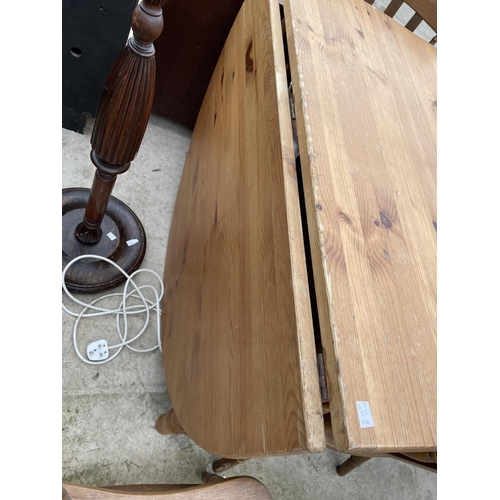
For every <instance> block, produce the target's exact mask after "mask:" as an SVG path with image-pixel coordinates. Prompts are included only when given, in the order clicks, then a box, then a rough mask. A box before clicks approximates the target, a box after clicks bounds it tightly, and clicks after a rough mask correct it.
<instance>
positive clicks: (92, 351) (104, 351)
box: [87, 339, 109, 361]
mask: <svg viewBox="0 0 500 500" xmlns="http://www.w3.org/2000/svg"><path fill="white" fill-rule="evenodd" d="M87 356H88V358H89V359H90V361H103V360H105V359H107V358H109V350H108V343H107V341H106V340H104V339H102V340H96V341H95V342H91V343H90V344H89V345H88V346H87Z"/></svg>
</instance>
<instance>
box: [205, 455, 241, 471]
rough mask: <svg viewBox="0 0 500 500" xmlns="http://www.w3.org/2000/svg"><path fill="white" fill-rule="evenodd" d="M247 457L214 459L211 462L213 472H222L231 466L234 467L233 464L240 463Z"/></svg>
mask: <svg viewBox="0 0 500 500" xmlns="http://www.w3.org/2000/svg"><path fill="white" fill-rule="evenodd" d="M246 461H247V459H243V458H242V459H238V458H221V459H220V460H216V461H215V462H214V463H213V464H212V468H213V469H214V472H217V473H221V472H224V471H226V470H228V469H230V468H231V467H234V466H235V465H238V464H242V463H243V462H246Z"/></svg>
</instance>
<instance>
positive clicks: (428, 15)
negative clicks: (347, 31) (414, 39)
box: [365, 0, 437, 45]
mask: <svg viewBox="0 0 500 500" xmlns="http://www.w3.org/2000/svg"><path fill="white" fill-rule="evenodd" d="M365 2H366V3H369V4H370V5H373V3H374V2H375V0H365ZM403 4H407V5H408V6H410V7H411V8H412V9H413V10H414V11H415V14H413V16H412V17H411V19H410V20H409V21H408V22H407V23H406V24H405V27H406V28H407V29H409V30H410V31H412V32H413V31H415V30H416V29H417V28H418V26H419V25H420V23H421V22H422V21H425V22H426V23H427V24H428V25H429V26H430V27H431V28H432V29H433V30H434V31H435V32H436V33H437V0H407V1H406V2H404V1H403V0H392V1H391V2H390V3H389V5H388V6H387V7H386V8H385V10H384V14H386V15H387V16H389V17H394V16H395V15H396V13H397V12H398V10H399V9H400V8H401V6H402V5H403ZM436 42H437V34H436V36H435V37H434V38H433V39H432V40H431V41H430V42H429V43H430V44H431V45H436Z"/></svg>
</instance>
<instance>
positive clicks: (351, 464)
mask: <svg viewBox="0 0 500 500" xmlns="http://www.w3.org/2000/svg"><path fill="white" fill-rule="evenodd" d="M370 458H372V457H357V456H354V455H351V456H350V457H349V458H348V459H347V460H346V461H345V462H343V463H341V464H340V465H339V466H338V467H337V474H338V475H339V476H345V475H347V474H349V472H351V471H353V470H354V469H356V468H357V467H359V466H360V465H363V464H364V463H365V462H368V460H370Z"/></svg>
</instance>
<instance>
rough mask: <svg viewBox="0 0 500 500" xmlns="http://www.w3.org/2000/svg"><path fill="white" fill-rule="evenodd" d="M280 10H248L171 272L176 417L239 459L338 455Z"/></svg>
mask: <svg viewBox="0 0 500 500" xmlns="http://www.w3.org/2000/svg"><path fill="white" fill-rule="evenodd" d="M281 40H282V34H281V24H280V18H279V4H278V2H276V1H274V0H249V1H247V2H245V3H244V5H243V7H242V9H241V10H240V12H239V14H238V17H237V19H236V21H235V23H234V25H233V28H232V30H231V32H230V34H229V37H228V39H227V41H226V44H225V47H224V49H223V52H222V54H221V57H220V59H219V62H218V64H217V67H216V69H215V72H214V74H213V76H212V79H211V82H210V85H209V88H208V90H207V94H206V96H205V99H204V102H203V105H202V108H201V110H200V114H199V117H198V120H197V123H196V127H195V130H194V133H193V137H192V141H191V146H190V149H189V152H188V156H187V159H186V163H185V167H184V172H183V176H182V180H181V184H180V187H179V192H178V196H177V202H176V207H175V212H174V216H173V222H172V227H171V231H170V236H169V242H168V250H167V258H166V266H165V277H164V282H165V299H164V302H163V306H162V310H163V323H162V339H163V355H164V364H165V373H166V381H167V386H168V391H169V394H170V397H171V400H172V404H173V408H174V410H175V412H176V415H177V417H178V419H179V421H180V423H181V425H182V426H183V428H184V429H185V431H186V433H187V434H188V435H189V436H190V437H191V438H192V439H193V440H194V441H195V442H196V443H197V444H198V445H199V446H201V447H203V448H204V449H206V450H208V451H210V452H211V453H214V454H218V455H221V456H224V457H228V458H247V457H254V456H265V455H278V454H282V453H298V452H305V451H307V450H309V451H320V450H322V449H324V447H325V437H324V430H323V417H322V407H321V400H320V393H319V382H318V374H317V367H316V354H315V345H314V333H313V328H312V319H311V309H310V298H309V290H308V282H307V273H306V265H305V257H304V248H303V241H302V232H301V231H302V230H301V220H300V208H299V201H298V191H297V180H296V170H295V160H294V158H295V157H294V151H293V143H292V131H291V118H290V110H289V107H288V106H289V104H288V92H287V84H286V70H285V61H284V52H283V45H282V41H281Z"/></svg>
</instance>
